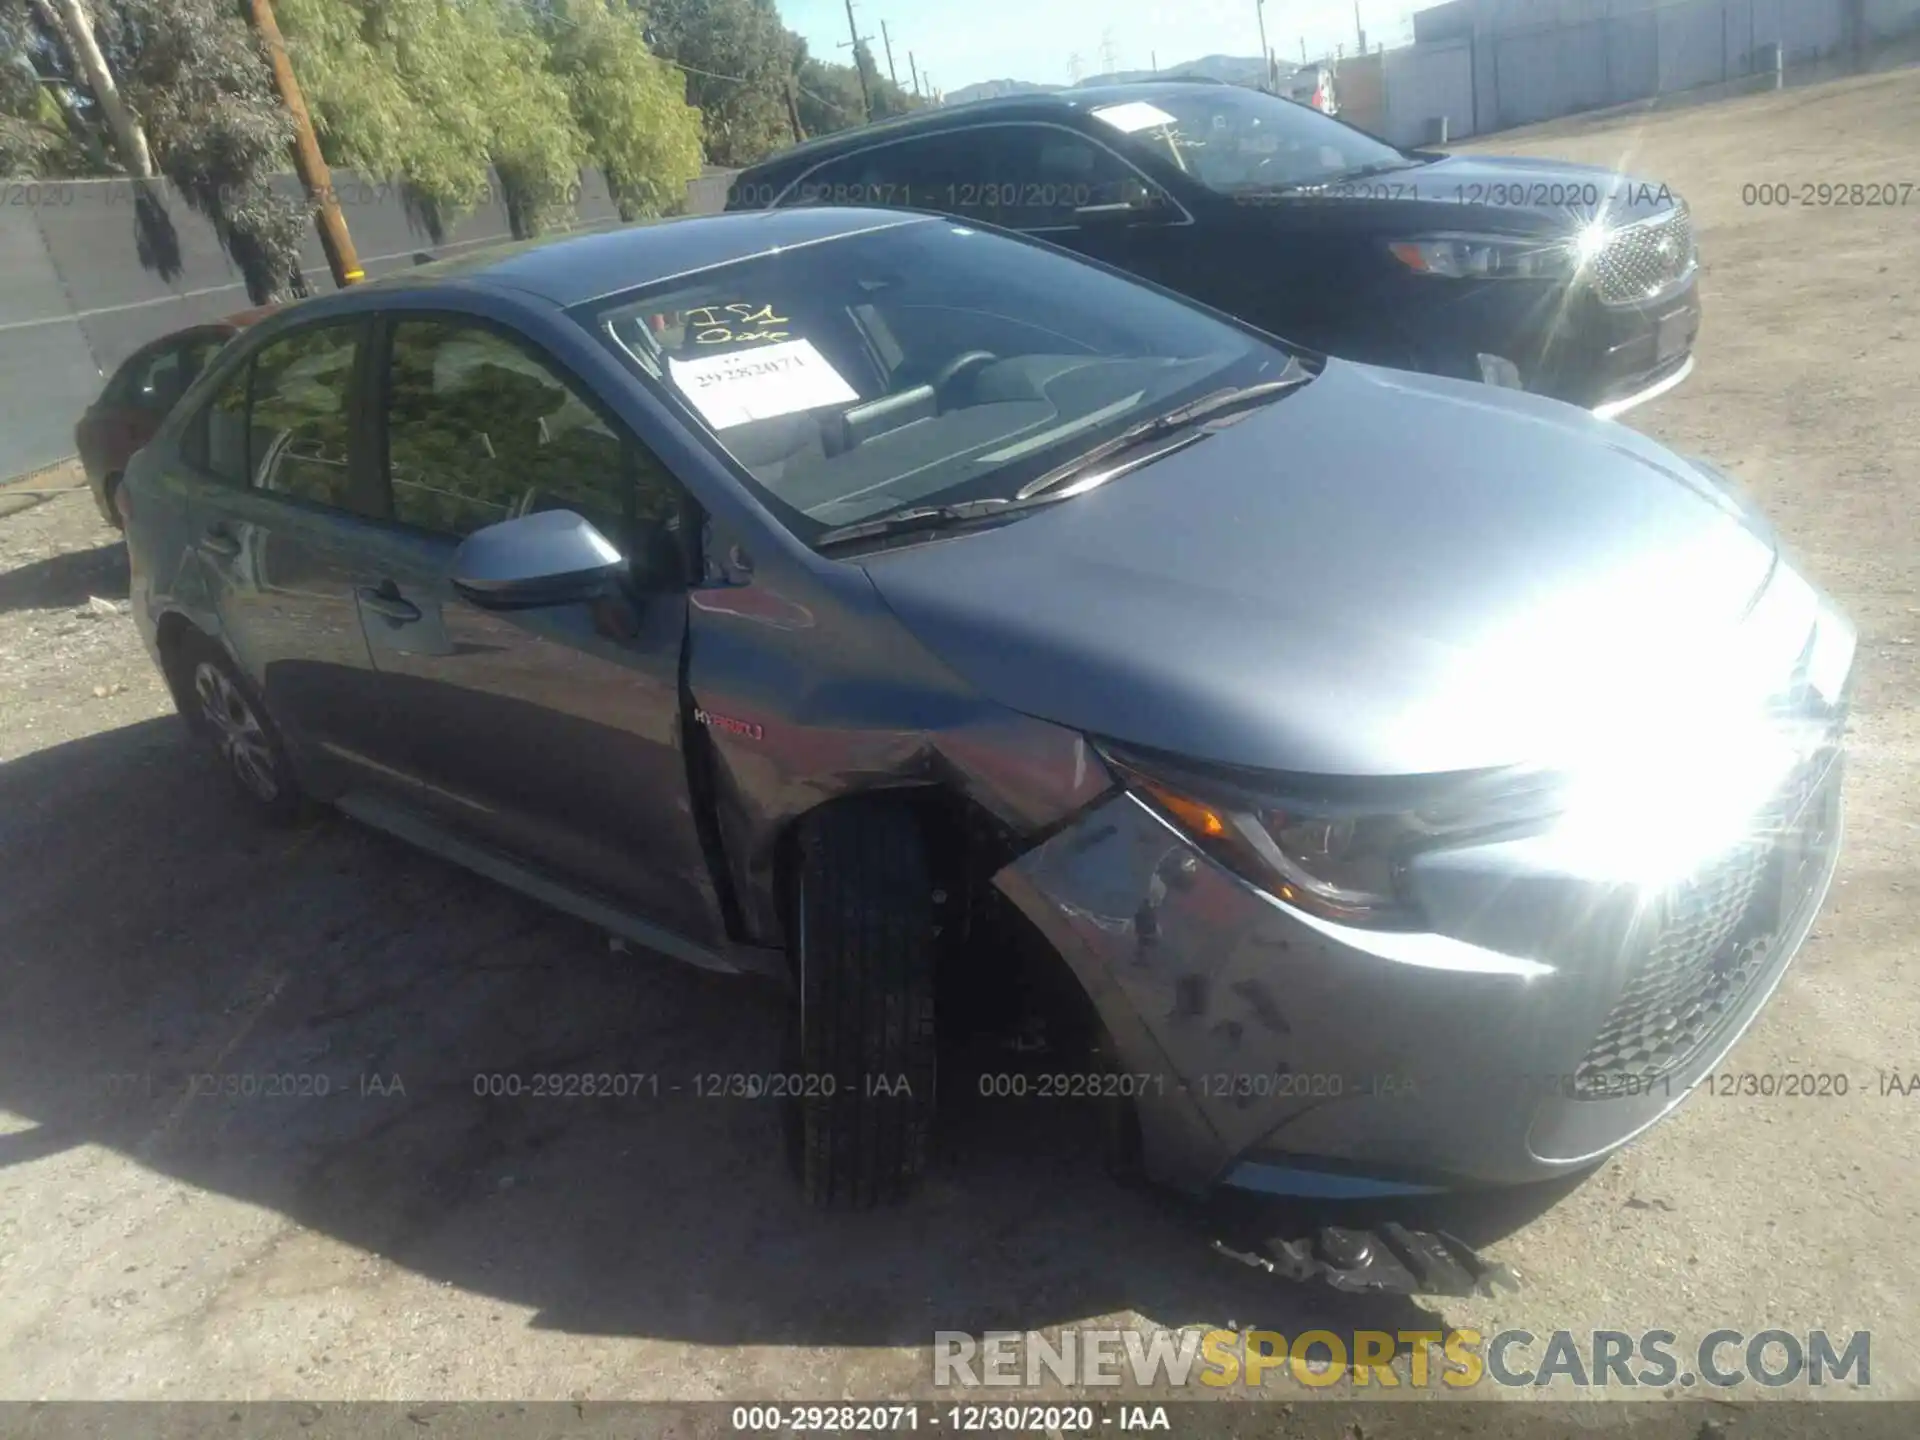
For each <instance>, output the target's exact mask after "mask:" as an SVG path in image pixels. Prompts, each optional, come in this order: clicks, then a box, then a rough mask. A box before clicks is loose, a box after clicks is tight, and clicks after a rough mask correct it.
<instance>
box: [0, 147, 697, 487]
mask: <svg viewBox="0 0 1920 1440" xmlns="http://www.w3.org/2000/svg"><path fill="white" fill-rule="evenodd" d="M716 173H717V176H718V178H717V180H716V179H715V176H714V175H709V176H708V177H704V180H697V181H694V182H692V183H691V184H690V185H689V186H688V197H687V205H686V208H687V210H688V212H689V213H694V214H702V213H713V212H717V211H718V210H719V209H720V208H721V207H722V205H723V204H724V202H725V181H726V175H725V173H724V172H716ZM333 178H334V187H335V190H336V192H337V193H338V195H339V198H340V205H341V210H342V211H343V213H344V214H345V216H346V220H347V228H348V230H349V232H350V233H351V234H352V236H353V241H354V248H355V249H356V250H358V251H359V254H360V263H361V267H362V268H363V269H364V270H365V271H366V272H367V275H368V276H369V277H374V276H378V275H382V274H385V273H387V272H389V271H392V270H397V269H404V268H407V267H409V266H411V265H412V263H413V256H414V255H415V254H416V253H419V252H431V253H432V254H434V255H436V256H450V255H457V254H460V253H462V252H464V251H467V250H471V249H474V248H477V247H483V246H486V245H492V244H498V243H501V242H503V241H507V240H511V239H512V238H513V235H512V227H511V226H510V225H509V224H508V221H507V212H506V207H505V205H504V204H502V203H501V201H500V198H499V190H498V186H495V187H494V191H493V193H492V194H491V195H489V196H488V198H487V199H486V201H485V202H484V203H483V204H481V205H479V206H477V207H476V208H475V209H474V210H473V211H472V212H471V213H470V214H467V215H465V216H463V217H461V219H460V220H459V221H458V222H457V223H456V224H454V225H453V226H452V227H451V228H450V229H449V230H448V232H447V235H446V240H445V242H444V243H443V244H440V245H435V244H434V243H433V242H432V240H431V238H430V237H429V236H428V234H427V231H426V229H425V227H424V226H423V225H422V224H421V223H420V220H419V217H418V216H417V215H414V214H411V213H409V210H408V207H407V206H406V205H405V204H404V203H403V201H402V199H401V197H400V195H399V194H398V193H397V191H396V190H395V189H394V188H393V187H391V186H385V185H379V184H375V183H369V182H365V181H362V180H361V179H360V178H359V177H358V176H356V175H354V174H352V173H351V172H350V171H335V172H334V177H333ZM580 179H581V185H580V193H579V196H578V202H577V204H576V206H575V214H574V219H573V222H572V226H571V228H575V229H598V228H602V227H604V226H607V225H612V224H617V223H618V222H619V211H618V209H617V208H616V207H615V205H614V203H613V200H612V198H611V197H610V196H609V194H608V193H607V185H606V180H605V178H604V177H603V176H602V175H601V174H600V173H599V172H598V171H585V172H583V173H582V175H581V177H580ZM709 182H710V183H709ZM284 184H285V185H286V187H287V190H288V193H289V194H293V195H297V194H298V193H299V192H298V188H297V182H296V181H295V180H294V179H293V177H292V176H287V177H284ZM716 184H717V186H718V189H717V192H716V193H713V194H709V193H708V192H709V191H713V190H715V185H716ZM158 193H159V194H160V195H161V196H162V197H163V205H164V210H165V214H166V217H167V220H168V222H169V224H168V226H167V232H168V233H167V235H166V243H164V244H162V245H159V246H157V247H156V245H155V244H154V243H153V240H152V238H151V237H150V236H147V237H143V234H142V230H141V227H140V226H139V225H138V224H136V219H135V216H136V207H135V205H134V189H133V186H132V183H131V182H129V181H125V180H52V181H27V180H0V478H5V477H8V476H12V475H17V474H20V473H22V472H24V471H28V470H34V469H38V468H40V467H41V466H44V465H50V464H52V463H54V462H55V461H58V460H62V459H65V458H66V457H67V456H69V455H71V454H72V453H73V425H74V421H75V420H77V419H78V418H79V416H80V412H81V411H82V410H84V409H85V408H86V407H87V405H88V404H89V403H91V402H92V400H93V398H94V396H95V395H97V394H98V393H99V390H100V386H101V384H102V383H103V381H104V378H105V377H106V376H107V375H110V374H112V373H113V370H114V368H115V367H116V366H118V365H119V364H120V362H121V361H122V360H124V359H125V358H126V357H127V356H128V355H130V354H131V353H133V351H135V350H136V349H138V348H139V347H140V346H142V345H144V344H145V343H146V342H147V341H149V340H152V339H156V338H157V337H159V336H161V335H165V334H167V333H168V332H169V331H173V330H178V329H180V328H181V327H183V326H186V325H191V324H195V323H198V322H201V321H205V320H212V319H218V318H219V317H220V316H222V315H229V314H232V313H233V312H234V311H236V310H244V309H246V308H248V307H249V305H251V304H252V300H251V299H250V297H249V296H248V294H247V289H246V285H245V284H244V282H243V279H242V277H241V275H240V273H239V271H238V270H237V269H236V268H235V266H234V265H233V263H232V261H230V260H229V259H228V258H227V255H226V252H225V250H224V249H223V248H222V247H221V245H220V242H219V240H218V238H217V237H216V236H215V234H214V232H213V227H212V226H211V225H209V224H208V223H207V222H206V221H205V220H203V219H202V218H201V217H200V216H199V215H197V214H195V213H194V212H193V211H191V210H189V209H188V208H187V206H186V204H185V203H184V202H183V201H181V200H180V199H179V197H178V196H177V195H175V194H174V193H173V191H172V190H171V189H170V188H168V187H165V186H161V187H159V190H158ZM162 251H164V252H166V253H165V254H164V256H163V255H162V253H160V252H162ZM163 261H164V263H163ZM301 268H302V270H303V272H304V273H305V274H306V276H307V283H308V284H309V286H310V287H311V288H312V289H313V290H315V291H316V292H319V291H324V290H328V289H330V288H332V281H331V279H330V277H329V275H328V271H327V265H326V257H325V255H324V254H323V253H322V251H321V249H320V243H319V240H318V238H317V236H315V235H314V234H313V232H312V231H311V229H309V231H308V233H307V237H306V242H305V245H304V246H303V249H302V254H301Z"/></svg>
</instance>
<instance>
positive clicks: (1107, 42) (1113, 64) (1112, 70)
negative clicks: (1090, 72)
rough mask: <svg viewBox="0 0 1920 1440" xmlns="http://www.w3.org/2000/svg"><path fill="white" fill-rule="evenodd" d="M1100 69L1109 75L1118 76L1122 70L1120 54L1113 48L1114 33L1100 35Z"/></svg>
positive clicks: (1108, 32) (1107, 31)
mask: <svg viewBox="0 0 1920 1440" xmlns="http://www.w3.org/2000/svg"><path fill="white" fill-rule="evenodd" d="M1100 68H1101V69H1102V70H1104V71H1105V72H1106V73H1107V74H1109V75H1113V74H1117V73H1118V72H1119V69H1120V60H1119V52H1118V51H1116V50H1115V49H1114V48H1113V31H1111V30H1106V31H1103V32H1101V35H1100Z"/></svg>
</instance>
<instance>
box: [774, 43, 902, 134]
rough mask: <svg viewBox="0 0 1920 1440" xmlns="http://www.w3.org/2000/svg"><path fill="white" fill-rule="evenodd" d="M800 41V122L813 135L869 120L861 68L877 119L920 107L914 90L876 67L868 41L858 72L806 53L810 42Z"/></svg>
mask: <svg viewBox="0 0 1920 1440" xmlns="http://www.w3.org/2000/svg"><path fill="white" fill-rule="evenodd" d="M796 43H798V45H799V57H800V58H799V63H798V66H797V74H798V82H799V93H800V124H801V126H802V128H804V129H805V130H806V132H807V134H808V135H809V136H813V135H827V134H830V133H832V132H833V131H835V130H845V129H847V128H848V127H849V126H853V125H864V124H865V123H866V114H865V111H864V109H863V108H862V107H863V104H864V101H863V99H862V96H861V92H860V73H861V71H864V72H865V74H866V77H867V95H869V96H870V97H871V98H872V102H873V118H874V119H875V120H884V119H885V118H886V117H887V116H889V115H904V114H906V112H907V111H909V110H913V109H917V108H918V107H919V104H920V102H919V101H918V100H916V99H915V98H914V97H913V95H912V93H911V92H910V91H906V90H902V89H901V88H900V87H899V86H897V85H895V84H894V83H893V82H892V81H891V80H889V79H887V77H886V76H885V75H883V74H882V73H881V72H880V71H879V69H877V68H876V67H875V65H874V60H873V55H872V54H871V52H870V51H869V50H868V48H867V46H866V45H865V44H864V43H863V44H862V45H861V46H860V47H859V49H858V51H857V52H856V55H857V57H858V60H859V64H860V70H858V71H857V70H855V69H854V67H853V66H852V65H834V64H830V63H827V62H825V61H821V60H816V59H815V58H813V57H812V56H811V55H808V54H807V53H806V45H805V43H804V42H800V41H798V37H796Z"/></svg>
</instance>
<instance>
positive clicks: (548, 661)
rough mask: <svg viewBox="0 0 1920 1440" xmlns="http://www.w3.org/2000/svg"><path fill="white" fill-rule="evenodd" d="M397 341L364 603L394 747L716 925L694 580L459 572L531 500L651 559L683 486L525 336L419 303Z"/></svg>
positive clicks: (397, 763)
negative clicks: (477, 544)
mask: <svg viewBox="0 0 1920 1440" xmlns="http://www.w3.org/2000/svg"><path fill="white" fill-rule="evenodd" d="M382 349H383V351H384V358H385V360H386V363H387V371H386V381H385V384H384V386H383V387H381V388H382V391H383V394H384V400H383V402H382V405H383V409H384V417H385V428H386V441H387V443H386V447H385V448H386V471H387V477H388V480H389V483H390V487H391V494H392V523H391V524H389V525H388V526H386V527H385V533H384V534H383V535H382V536H381V538H380V539H379V541H378V543H377V544H376V545H375V546H374V547H373V548H371V549H369V550H368V551H367V552H366V553H365V555H364V556H363V559H364V560H365V562H366V566H367V569H368V572H369V573H368V578H367V581H366V583H365V584H364V585H363V586H362V587H361V589H360V591H359V603H360V611H361V620H362V623H363V625H364V627H365V631H366V634H367V638H368V643H369V645H370V647H371V649H372V653H373V658H374V664H375V666H376V667H377V668H378V670H379V673H380V677H381V685H382V695H383V706H382V709H383V713H384V714H385V715H386V716H387V717H388V723H389V726H390V733H389V734H388V735H387V736H386V737H385V738H384V740H383V744H382V748H381V758H382V761H383V763H384V764H386V765H387V766H388V767H390V769H391V770H392V771H393V772H394V779H395V781H396V782H397V784H398V785H399V786H400V787H401V789H402V791H403V792H404V793H405V794H406V796H407V798H409V799H411V800H412V801H413V802H414V803H417V804H419V805H421V806H423V807H425V808H427V809H429V810H431V811H433V812H434V813H435V814H436V815H437V816H438V817H439V818H440V819H441V820H443V821H444V822H446V823H449V824H451V825H453V826H455V827H457V828H458V829H460V830H462V831H464V832H466V833H467V834H469V835H470V836H472V837H474V838H477V839H480V840H482V841H485V842H488V843H491V844H492V845H494V846H495V847H496V848H499V849H502V850H505V851H508V852H510V853H512V854H514V855H516V856H518V857H520V858H522V859H524V860H527V861H529V862H531V863H532V864H534V865H535V867H536V868H539V869H543V870H545V871H547V872H548V873H550V874H553V875H554V876H556V878H561V879H564V880H567V881H569V882H571V883H573V884H575V885H577V886H579V887H581V888H585V889H587V890H590V891H593V892H596V893H598V894H601V895H603V896H605V897H607V898H609V899H612V900H615V901H618V902H620V903H622V904H623V905H625V906H627V907H628V908H630V909H633V910H635V911H637V912H638V913H640V914H641V915H643V916H644V917H645V918H647V919H649V920H652V921H654V922H655V923H657V924H660V925H662V926H665V927H666V928H669V929H671V930H673V931H675V932H676V933H678V934H680V935H683V936H685V937H686V938H688V939H691V940H694V941H697V942H699V943H702V944H713V943H716V942H718V941H719V940H720V939H721V929H720V918H719V907H718V904H717V902H716V899H715V894H714V889H713V884H712V880H711V876H710V874H709V871H708V867H707V863H706V858H705V854H704V852H703V851H702V849H701V847H700V842H699V835H698V831H697V829H696V827H695V822H694V814H693V806H692V800H691V796H690V793H689V789H688V780H687V768H686V762H685V757H684V752H683V749H682V744H683V739H684V737H683V735H682V733H681V706H680V658H681V651H682V649H683V646H684V643H685V638H686V624H687V599H686V592H685V587H684V584H681V585H669V586H667V587H663V588H659V589H654V590H649V591H647V592H646V593H640V592H638V591H636V592H635V593H634V594H632V595H630V596H627V595H623V596H621V597H618V598H615V599H607V600H602V601H597V602H594V603H593V604H583V603H582V604H567V605H555V606H547V607H542V608H537V609H522V610H513V611H496V610H486V609H482V608H480V607H479V606H476V605H475V604H473V603H472V602H470V601H468V600H467V599H465V598H463V597H462V596H461V595H460V594H459V593H458V592H457V591H456V590H455V589H454V588H453V585H452V583H451V581H450V578H449V577H450V574H451V571H452V565H453V557H454V552H455V551H456V550H457V549H458V547H459V544H460V541H461V540H462V539H463V538H464V537H465V536H467V535H469V534H471V533H472V532H473V531H475V530H477V529H480V528H482V527H483V526H487V525H492V524H495V523H497V522H499V521H502V520H506V519H510V518H512V517H514V516H517V515H523V514H526V513H528V512H530V511H533V510H547V509H567V510H572V511H574V512H576V513H578V514H580V515H582V516H584V517H585V518H586V519H588V520H589V521H591V522H592V523H593V524H594V525H595V526H596V527H598V528H599V529H600V530H601V532H602V533H603V534H605V535H606V536H607V538H608V539H610V540H612V541H613V542H614V543H615V544H616V545H618V546H620V547H621V549H622V550H623V551H624V552H626V553H628V554H629V555H631V554H633V547H634V545H635V543H636V541H635V537H636V535H637V534H639V533H641V532H642V531H643V530H644V529H646V528H647V527H649V526H662V525H667V524H669V523H678V521H679V520H680V518H681V517H682V516H684V514H685V513H686V512H685V505H686V501H685V497H684V495H683V492H682V491H681V490H680V488H679V486H678V485H677V483H676V482H675V481H673V479H672V478H671V477H670V476H668V475H667V474H666V473H665V472H664V470H662V469H661V468H660V466H659V465H658V464H657V463H655V462H653V461H652V459H651V457H650V456H649V455H648V454H646V452H645V451H644V450H643V449H642V448H641V447H640V446H639V444H638V442H637V441H636V440H635V439H634V438H633V437H632V436H631V435H629V434H628V433H626V431H625V430H624V428H623V427H621V426H619V425H618V423H617V422H616V421H614V420H613V419H612V418H611V417H610V416H609V415H608V413H607V412H606V411H605V409H604V408H603V407H601V406H600V405H598V404H597V403H596V402H595V401H594V400H592V399H591V398H590V392H588V391H587V390H586V389H585V388H584V387H583V386H582V385H581V384H580V383H579V382H577V381H576V380H574V379H573V378H571V377H570V376H569V375H567V374H566V373H565V372H564V371H563V370H561V369H560V368H559V366H558V365H557V364H555V363H553V362H552V361H551V360H550V359H548V358H547V357H546V356H544V355H542V354H539V353H536V352H535V351H533V350H532V349H530V348H529V347H527V346H526V345H524V344H523V343H522V342H521V341H520V340H519V339H518V338H516V337H512V336H509V335H508V334H506V333H505V332H503V331H501V330H498V329H495V328H493V327H491V326H488V325H483V324H481V323H479V322H476V321H473V320H470V319H468V318H466V317H454V316H421V315H417V314H408V315H403V316H396V317H395V318H394V319H392V320H391V321H390V322H389V323H388V324H387V325H386V327H385V338H384V340H383V342H382ZM680 578H684V577H680Z"/></svg>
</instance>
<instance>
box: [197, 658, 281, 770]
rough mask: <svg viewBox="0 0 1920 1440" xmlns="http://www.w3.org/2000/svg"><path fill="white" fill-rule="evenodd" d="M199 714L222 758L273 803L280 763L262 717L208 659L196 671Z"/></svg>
mask: <svg viewBox="0 0 1920 1440" xmlns="http://www.w3.org/2000/svg"><path fill="white" fill-rule="evenodd" d="M193 690H194V694H195V695H197V696H198V697H199V699H200V716H201V718H202V719H203V720H205V721H206V723H207V729H208V733H210V734H211V735H212V736H213V743H214V746H215V748H216V749H218V750H219V752H220V755H221V758H222V759H224V760H225V761H226V762H227V764H228V765H230V766H232V767H233V773H234V775H235V776H236V777H238V779H239V781H240V783H241V784H242V785H244V786H245V787H246V788H247V791H248V793H249V794H251V795H253V796H254V797H255V798H257V799H259V800H261V801H264V802H266V803H268V804H271V803H272V802H273V801H274V800H276V799H278V798H279V795H280V763H279V760H278V758H277V757H276V755H275V753H274V745H273V741H272V740H270V739H269V738H268V737H267V732H266V729H265V727H263V726H262V725H261V723H260V717H259V716H258V715H256V714H255V713H254V710H253V706H252V705H251V704H250V703H248V700H247V697H246V696H245V695H244V694H242V693H241V691H240V687H239V686H237V685H235V684H234V683H233V681H232V679H231V678H229V676H228V675H227V673H226V672H225V671H224V670H223V669H221V668H220V666H218V665H216V664H214V663H213V662H212V661H209V660H202V661H201V662H200V664H199V665H198V666H196V667H195V668H194V672H193Z"/></svg>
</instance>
